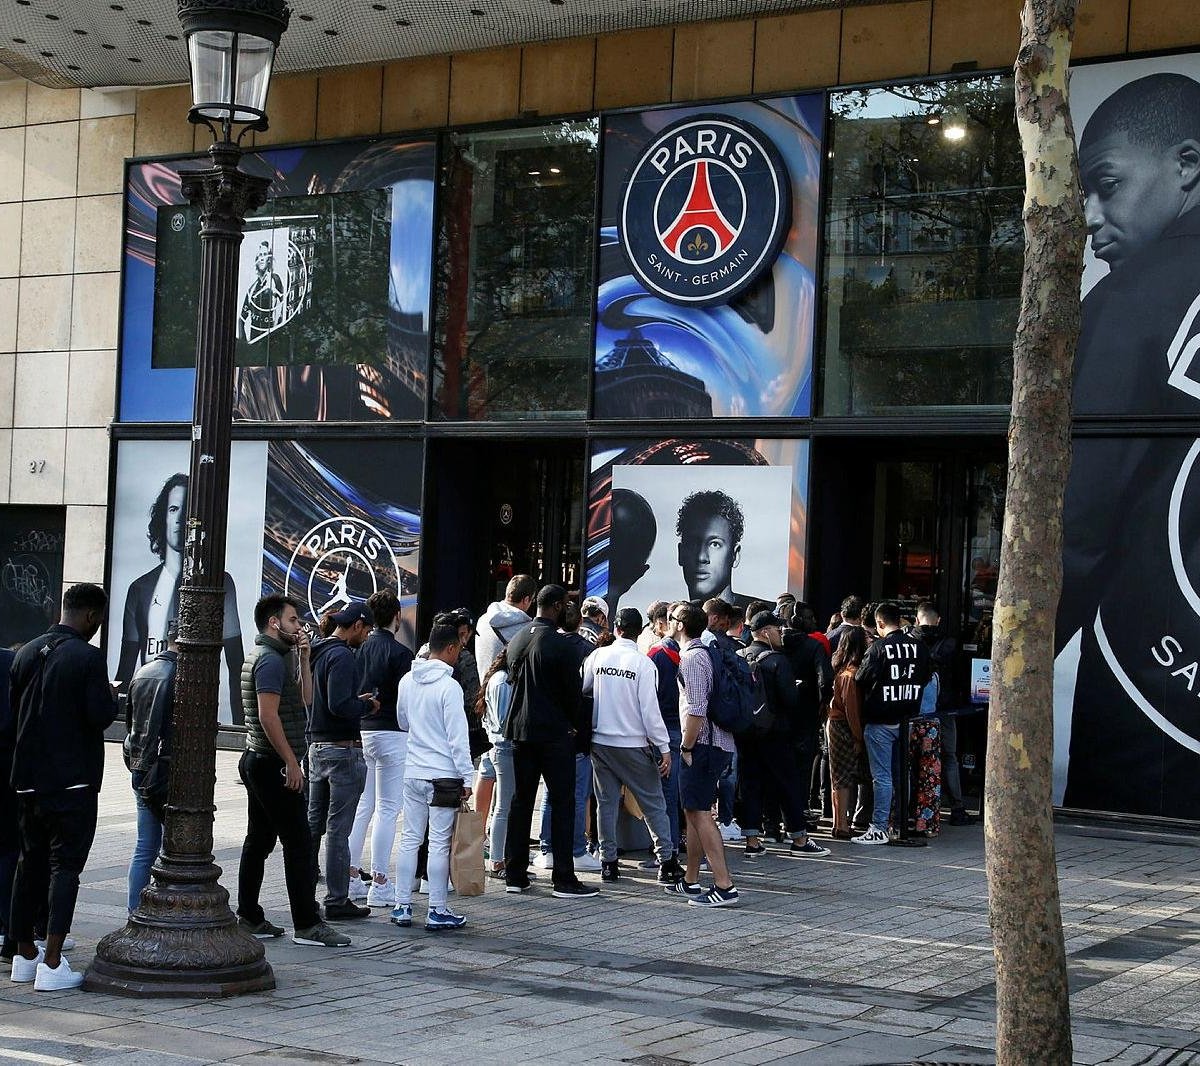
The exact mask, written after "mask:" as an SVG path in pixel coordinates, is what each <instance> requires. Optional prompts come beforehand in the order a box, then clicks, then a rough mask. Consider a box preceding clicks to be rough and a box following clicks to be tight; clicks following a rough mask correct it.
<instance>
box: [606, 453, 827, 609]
mask: <svg viewBox="0 0 1200 1066" xmlns="http://www.w3.org/2000/svg"><path fill="white" fill-rule="evenodd" d="M807 505H808V441H806V440H775V439H767V440H733V441H726V440H709V439H698V438H690V437H682V438H674V439H670V440H661V441H645V440H644V441H620V442H615V441H613V442H598V443H597V444H596V445H595V446H594V448H593V452H592V464H591V478H590V482H589V495H588V537H587V593H588V594H589V595H601V596H604V597H605V598H606V599H607V601H608V606H609V609H610V611H612V612H615V611H616V610H617V608H618V606H630V607H637V608H638V609H639V610H642V611H645V609H646V606H647V604H649V603H652V602H653V601H655V600H667V601H671V600H680V599H700V600H706V599H709V598H711V597H715V596H719V597H722V598H724V599H726V600H728V601H729V602H730V603H733V604H734V605H735V606H737V607H739V608H742V609H744V608H745V607H746V606H747V605H748V604H749V602H750V601H751V600H754V599H765V600H769V601H771V602H774V600H775V597H776V596H778V595H779V593H781V592H784V591H792V592H794V593H797V594H802V593H803V591H804V550H805V530H806V518H807Z"/></svg>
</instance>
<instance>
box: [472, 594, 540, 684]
mask: <svg viewBox="0 0 1200 1066" xmlns="http://www.w3.org/2000/svg"><path fill="white" fill-rule="evenodd" d="M537 590H538V587H537V582H536V581H535V580H534V579H533V578H532V577H530V576H529V575H528V574H518V575H517V576H516V577H514V578H512V579H511V580H510V581H509V583H508V587H507V588H506V589H505V590H504V599H503V600H497V601H496V602H495V603H493V604H491V605H490V606H489V607H488V609H487V610H486V611H484V612H483V617H482V618H480V619H479V624H478V625H477V626H476V627H475V661H476V662H478V663H479V673H480V675H481V676H482V675H483V674H484V673H486V672H487V670H488V669H489V668H490V667H491V665H492V660H493V659H495V658H496V656H497V655H499V654H500V651H501V649H503V648H507V647H508V642H509V641H510V640H512V638H513V637H515V636H516V635H517V634H518V633H520V632H521V629H522V628H523V627H524V626H525V625H526V624H527V623H528V622H529V608H530V607H531V606H533V597H534V596H536V595H537Z"/></svg>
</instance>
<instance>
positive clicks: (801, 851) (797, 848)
mask: <svg viewBox="0 0 1200 1066" xmlns="http://www.w3.org/2000/svg"><path fill="white" fill-rule="evenodd" d="M790 854H792V855H801V856H819V855H828V854H830V852H829V849H828V848H823V847H821V845H820V844H818V843H817V842H816V841H815V840H813V838H812V837H809V838H808V839H807V840H806V841H805V842H804V843H803V844H797V843H796V842H795V841H794V840H793V841H792V847H791V850H790Z"/></svg>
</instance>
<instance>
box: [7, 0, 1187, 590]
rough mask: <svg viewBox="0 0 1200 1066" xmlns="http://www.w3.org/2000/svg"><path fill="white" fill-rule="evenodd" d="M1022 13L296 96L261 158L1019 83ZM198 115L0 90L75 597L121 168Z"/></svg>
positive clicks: (1123, 46)
mask: <svg viewBox="0 0 1200 1066" xmlns="http://www.w3.org/2000/svg"><path fill="white" fill-rule="evenodd" d="M1020 6H1021V2H1020V0H910V2H907V3H898V4H889V5H886V6H881V7H871V6H866V7H860V6H856V7H852V8H849V9H848V10H846V11H844V12H842V11H822V12H807V13H798V14H793V15H782V16H777V17H772V18H763V19H758V20H749V21H741V22H724V23H712V24H704V25H693V26H680V27H677V28H675V29H671V28H662V29H651V30H641V31H633V32H628V33H619V34H612V35H609V36H605V37H599V38H586V39H579V40H568V41H556V42H550V43H544V44H530V45H526V46H525V47H513V48H504V49H496V50H493V51H486V52H474V53H470V54H466V55H455V56H436V57H432V58H428V59H420V60H413V61H407V62H399V63H389V64H386V65H376V66H369V67H360V68H354V69H350V70H338V71H329V72H326V73H323V74H320V75H304V76H293V77H282V78H279V79H277V80H276V82H275V84H274V85H273V87H272V90H271V100H270V113H271V116H272V122H273V124H272V129H271V130H270V132H269V133H267V134H263V135H259V136H258V138H257V141H256V143H257V144H259V145H263V144H281V143H287V142H295V141H308V140H314V139H328V138H335V137H345V136H356V135H366V134H376V133H392V132H400V131H404V130H415V129H429V128H436V127H439V126H444V125H447V124H450V125H460V124H469V123H476V122H495V121H504V120H509V119H515V118H521V117H533V116H537V115H558V114H574V113H580V112H588V111H593V110H597V109H601V108H619V107H632V106H638V105H645V104H658V103H668V102H671V101H683V100H698V99H705V98H713V97H722V96H736V95H743V94H748V93H769V92H782V91H788V90H792V89H807V88H816V87H822V86H827V85H835V84H848V83H853V82H858V81H873V80H881V79H886V78H899V77H907V76H914V75H924V74H938V73H942V72H946V71H949V70H950V69H951V68H952V67H954V66H955V65H956V64H960V63H969V62H975V63H977V64H978V65H979V67H980V68H989V67H1000V66H1006V65H1008V64H1009V63H1011V61H1012V58H1013V55H1014V53H1015V50H1016V45H1017V17H1018V12H1019V10H1020ZM1197 45H1200V18H1197V15H1196V0H1083V4H1082V10H1081V12H1080V16H1079V34H1078V41H1077V46H1076V54H1077V55H1079V56H1081V57H1088V56H1101V55H1119V54H1121V53H1124V52H1127V51H1129V52H1141V51H1148V50H1153V49H1169V48H1184V47H1192V46H1197ZM718 56H719V58H717V57H718ZM188 103H189V99H188V92H187V89H186V88H185V87H182V86H177V87H170V88H165V89H148V90H141V91H132V90H131V91H123V92H114V93H100V92H93V91H89V90H83V91H80V90H65V91H56V90H47V89H42V88H40V87H39V86H36V85H32V84H28V83H26V82H23V81H20V80H11V81H4V82H0V504H2V503H39V504H41V503H51V504H65V505H66V507H67V545H66V561H65V574H64V577H65V579H66V580H67V581H68V582H72V581H83V580H92V581H98V580H100V579H101V578H102V576H103V573H104V530H105V503H106V489H107V478H108V449H109V442H108V433H107V428H106V427H107V426H108V423H109V421H110V420H111V418H112V415H113V402H114V395H115V391H116V343H117V320H118V297H119V287H120V285H119V283H120V273H119V270H120V250H121V197H120V193H121V183H122V174H123V171H122V164H123V161H124V160H125V158H126V157H129V156H133V155H137V156H146V155H160V154H168V153H177V152H187V151H191V150H193V149H194V148H195V147H198V146H200V145H201V144H203V143H204V140H203V138H204V137H207V133H206V132H205V131H199V132H197V131H196V130H194V129H193V128H192V127H190V126H189V125H188V124H187V122H186V119H185V116H186V113H187V108H188ZM201 134H202V135H203V136H201ZM31 463H33V464H34V465H35V467H37V468H38V469H37V472H31V470H30V464H31ZM41 464H44V465H41Z"/></svg>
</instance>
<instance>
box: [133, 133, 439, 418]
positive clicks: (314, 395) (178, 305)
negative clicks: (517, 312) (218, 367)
mask: <svg viewBox="0 0 1200 1066" xmlns="http://www.w3.org/2000/svg"><path fill="white" fill-rule="evenodd" d="M434 154H435V153H434V146H433V144H432V143H431V142H428V141H419V142H398V141H350V142H344V143H338V144H329V145H319V146H315V147H309V148H297V149H277V150H270V151H263V152H257V153H247V155H246V156H245V157H244V159H243V162H242V166H243V168H244V169H246V170H249V171H251V172H253V173H257V174H262V175H264V176H266V177H269V178H270V179H271V182H272V185H271V195H270V199H269V200H268V202H267V203H266V205H265V206H264V207H263V208H261V209H260V210H258V211H256V212H254V213H253V214H252V215H251V216H250V217H249V218H247V220H246V230H245V237H244V239H243V241H242V245H241V249H240V256H239V263H238V280H237V295H236V301H237V319H236V321H237V353H236V357H237V365H238V370H237V380H236V393H235V407H234V417H235V418H238V419H243V420H250V421H276V420H287V421H316V422H333V421H375V420H381V419H417V418H420V417H421V415H422V413H423V411H424V402H425V381H426V378H427V375H428V356H429V332H430V331H429V302H430V284H431V272H432V242H433V199H434V196H433V184H434V183H433V177H434ZM199 165H200V164H199V161H198V160H194V159H192V160H169V161H163V162H156V163H141V164H136V165H133V166H131V167H130V168H129V172H128V188H127V198H126V207H127V224H126V245H125V294H124V307H123V318H122V322H123V333H122V349H121V368H122V369H121V407H120V417H121V419H122V421H184V420H187V419H189V418H190V417H191V412H192V393H193V389H194V383H195V370H194V367H195V343H196V313H195V308H196V298H197V292H198V289H199V281H200V237H199V213H198V210H197V209H196V208H195V207H193V206H191V205H189V204H187V203H186V202H185V200H184V197H183V194H182V191H181V188H180V174H181V172H183V171H185V170H188V169H195V168H196V167H197V166H199Z"/></svg>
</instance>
